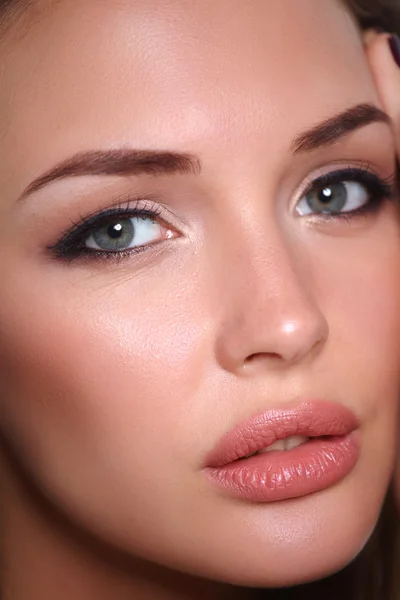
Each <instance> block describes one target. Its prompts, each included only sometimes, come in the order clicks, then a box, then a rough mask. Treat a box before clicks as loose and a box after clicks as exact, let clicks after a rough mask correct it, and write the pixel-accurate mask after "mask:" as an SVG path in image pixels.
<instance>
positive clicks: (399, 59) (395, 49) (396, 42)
mask: <svg viewBox="0 0 400 600" xmlns="http://www.w3.org/2000/svg"><path fill="white" fill-rule="evenodd" d="M389 46H390V49H391V51H392V54H393V58H394V60H395V62H396V64H397V66H398V67H400V38H399V37H398V36H397V35H391V36H390V38H389Z"/></svg>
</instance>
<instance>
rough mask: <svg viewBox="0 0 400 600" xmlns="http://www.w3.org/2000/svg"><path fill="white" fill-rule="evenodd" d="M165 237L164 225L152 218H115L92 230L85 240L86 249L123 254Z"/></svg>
mask: <svg viewBox="0 0 400 600" xmlns="http://www.w3.org/2000/svg"><path fill="white" fill-rule="evenodd" d="M163 237H165V236H163V227H162V225H160V223H158V222H157V221H155V220H154V219H152V218H151V217H125V218H113V219H110V220H109V221H108V222H107V223H105V224H104V225H101V226H100V227H98V228H97V229H93V230H92V232H91V233H90V235H89V236H88V237H87V238H86V240H85V247H86V248H90V249H92V250H97V251H99V250H100V251H103V252H123V251H124V250H129V249H131V248H136V247H138V246H146V245H147V244H151V243H153V242H156V241H158V240H161V239H163Z"/></svg>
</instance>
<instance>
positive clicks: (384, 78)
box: [365, 31, 400, 508]
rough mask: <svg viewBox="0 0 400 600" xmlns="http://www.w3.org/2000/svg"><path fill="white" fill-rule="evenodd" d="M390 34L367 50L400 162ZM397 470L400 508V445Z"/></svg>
mask: <svg viewBox="0 0 400 600" xmlns="http://www.w3.org/2000/svg"><path fill="white" fill-rule="evenodd" d="M389 38H390V36H389V34H379V33H376V32H374V31H368V32H367V34H366V35H365V43H366V52H367V57H368V60H369V63H370V65H371V69H372V73H373V75H374V78H375V81H376V85H377V88H378V90H379V93H380V97H381V102H382V104H383V106H384V107H385V110H386V112H387V113H388V114H389V115H390V117H391V119H392V123H393V129H394V132H395V135H394V138H395V144H396V149H397V156H398V161H399V164H400V66H399V65H398V64H397V62H396V60H395V59H394V57H393V54H392V51H391V49H390V45H389ZM397 456H398V460H397V464H396V470H395V490H396V496H397V503H398V506H399V508H400V446H399V450H398V454H397Z"/></svg>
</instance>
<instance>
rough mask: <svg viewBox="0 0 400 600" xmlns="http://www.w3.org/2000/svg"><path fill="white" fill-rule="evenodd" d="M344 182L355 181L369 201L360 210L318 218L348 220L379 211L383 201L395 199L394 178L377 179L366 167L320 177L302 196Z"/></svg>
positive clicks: (346, 169)
mask: <svg viewBox="0 0 400 600" xmlns="http://www.w3.org/2000/svg"><path fill="white" fill-rule="evenodd" d="M344 181H352V182H354V181H355V182H357V183H360V184H361V185H363V186H364V187H365V188H366V189H367V191H368V193H369V195H370V200H369V201H368V202H367V203H366V204H364V205H363V206H361V207H360V208H357V209H355V210H352V211H348V212H338V213H334V212H332V213H324V214H321V215H316V216H317V217H318V216H320V217H321V218H323V219H345V220H349V219H351V218H352V217H354V216H357V215H361V214H366V213H372V212H374V211H376V210H378V209H379V207H380V205H381V204H382V201H383V200H393V199H394V198H395V197H396V190H395V187H396V185H395V184H396V177H395V176H393V177H390V178H388V179H382V178H381V177H378V175H375V174H374V173H373V172H372V171H371V170H370V169H369V168H368V167H363V168H354V167H347V168H345V169H340V170H338V171H334V172H331V173H327V174H326V175H322V176H321V177H318V178H317V179H315V180H314V181H312V182H311V183H310V185H309V186H308V188H307V189H306V191H305V193H304V194H302V196H303V197H304V196H306V195H308V194H310V193H311V192H312V191H314V190H315V189H322V188H325V187H329V186H332V185H336V184H339V183H343V182H344Z"/></svg>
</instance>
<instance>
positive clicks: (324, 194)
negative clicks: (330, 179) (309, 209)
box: [319, 187, 332, 204]
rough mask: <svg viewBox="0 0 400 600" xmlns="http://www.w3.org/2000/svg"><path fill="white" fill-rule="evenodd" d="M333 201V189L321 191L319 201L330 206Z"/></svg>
mask: <svg viewBox="0 0 400 600" xmlns="http://www.w3.org/2000/svg"><path fill="white" fill-rule="evenodd" d="M331 200H332V188H330V187H327V188H324V189H323V190H321V193H320V196H319V201H320V202H322V203H326V204H328V203H329V202H330V201H331Z"/></svg>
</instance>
